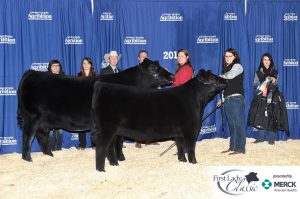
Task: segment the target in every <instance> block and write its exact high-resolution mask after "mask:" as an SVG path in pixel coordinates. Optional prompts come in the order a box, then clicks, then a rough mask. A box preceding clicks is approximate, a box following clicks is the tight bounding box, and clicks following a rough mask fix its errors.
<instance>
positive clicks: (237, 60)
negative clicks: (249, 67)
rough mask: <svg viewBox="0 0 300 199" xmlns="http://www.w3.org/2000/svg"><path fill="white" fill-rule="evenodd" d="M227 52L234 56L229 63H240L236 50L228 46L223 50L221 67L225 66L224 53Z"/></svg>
mask: <svg viewBox="0 0 300 199" xmlns="http://www.w3.org/2000/svg"><path fill="white" fill-rule="evenodd" d="M227 52H229V53H231V54H233V56H235V59H234V60H233V61H232V63H231V65H234V64H239V63H240V56H239V54H238V52H237V51H236V50H235V49H234V48H228V49H227V50H226V51H225V53H224V56H223V69H224V68H225V67H226V66H227V63H226V61H225V54H226V53H227Z"/></svg>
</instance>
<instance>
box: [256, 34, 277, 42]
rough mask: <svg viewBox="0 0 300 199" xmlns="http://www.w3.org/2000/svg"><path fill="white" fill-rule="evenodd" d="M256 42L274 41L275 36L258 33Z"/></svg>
mask: <svg viewBox="0 0 300 199" xmlns="http://www.w3.org/2000/svg"><path fill="white" fill-rule="evenodd" d="M255 43H273V37H272V36H271V35H256V37H255Z"/></svg>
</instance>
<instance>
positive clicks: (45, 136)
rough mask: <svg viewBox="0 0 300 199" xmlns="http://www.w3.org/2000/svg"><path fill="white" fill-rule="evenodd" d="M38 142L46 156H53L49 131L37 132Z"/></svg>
mask: <svg viewBox="0 0 300 199" xmlns="http://www.w3.org/2000/svg"><path fill="white" fill-rule="evenodd" d="M36 138H37V141H38V143H39V145H40V147H41V150H42V152H43V153H44V154H45V155H49V156H53V153H52V152H51V148H50V144H49V131H48V130H45V129H40V128H39V129H38V130H37V132H36Z"/></svg>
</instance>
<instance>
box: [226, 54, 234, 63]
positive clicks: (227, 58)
mask: <svg viewBox="0 0 300 199" xmlns="http://www.w3.org/2000/svg"><path fill="white" fill-rule="evenodd" d="M234 59H235V56H234V55H233V54H232V53H230V52H226V53H225V62H226V64H227V65H229V64H231V63H232V62H233V60H234Z"/></svg>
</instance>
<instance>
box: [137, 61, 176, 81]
mask: <svg viewBox="0 0 300 199" xmlns="http://www.w3.org/2000/svg"><path fill="white" fill-rule="evenodd" d="M139 69H140V70H141V72H142V73H143V74H145V75H150V76H151V77H152V78H154V79H155V81H156V83H157V87H159V86H168V85H171V84H172V83H173V78H174V75H173V74H172V73H170V72H169V71H168V70H166V69H165V68H163V67H162V66H160V65H159V62H158V61H151V60H150V59H147V58H145V59H144V61H143V62H142V63H141V64H139Z"/></svg>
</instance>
